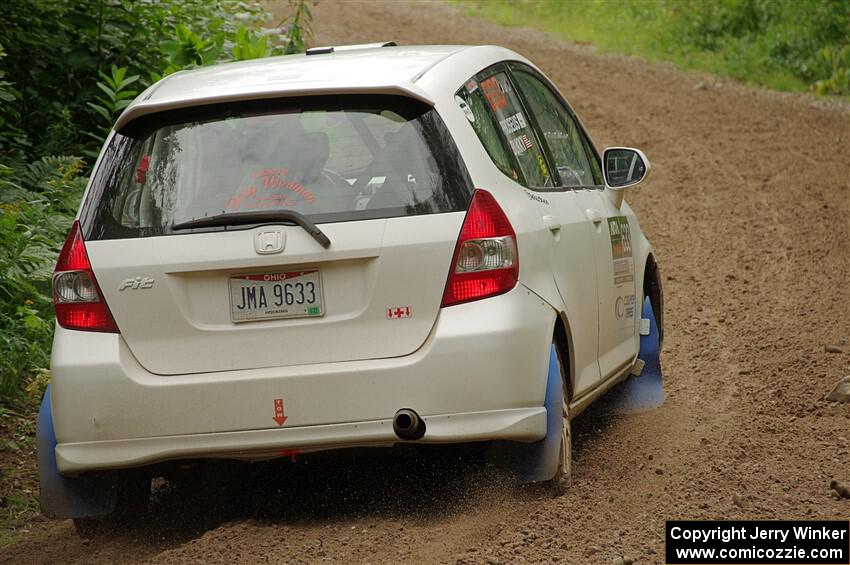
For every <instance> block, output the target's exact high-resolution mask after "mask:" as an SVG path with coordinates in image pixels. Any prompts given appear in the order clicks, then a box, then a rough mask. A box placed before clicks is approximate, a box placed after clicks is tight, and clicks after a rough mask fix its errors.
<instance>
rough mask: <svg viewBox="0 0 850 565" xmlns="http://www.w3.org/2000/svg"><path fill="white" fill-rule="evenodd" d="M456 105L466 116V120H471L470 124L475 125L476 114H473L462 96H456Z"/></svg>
mask: <svg viewBox="0 0 850 565" xmlns="http://www.w3.org/2000/svg"><path fill="white" fill-rule="evenodd" d="M455 103H456V104H457V105H458V107H460V109H461V111H462V112H463V115H464V116H466V119H467V120H469V122H470V123H475V114H473V113H472V108H470V107H469V104H467V103H466V100H464V99H463V98H461V97H460V96H455Z"/></svg>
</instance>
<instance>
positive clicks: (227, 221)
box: [171, 210, 331, 249]
mask: <svg viewBox="0 0 850 565" xmlns="http://www.w3.org/2000/svg"><path fill="white" fill-rule="evenodd" d="M266 223H275V224H276V223H287V224H292V225H296V226H301V227H302V228H304V231H306V232H307V233H309V234H310V236H311V237H312V238H313V239H315V240H316V241H317V242H319V245H321V246H322V247H324V248H325V249H327V248H328V247H330V246H331V240H330V239H328V236H326V235H325V232H323V231H322V230H320V229H319V227H318V226H317V225H316V224H314V223H313V222H311V221H310V220H308V219H307V218H306V217H305V216H304V214H302V213H300V212H296V211H295V210H252V211H249V212H225V213H223V214H216V215H215V216H205V217H203V218H195V219H193V220H186V221H185V222H180V223H179V224H174V225H173V226H171V229H172V230H188V229H192V228H209V227H214V226H236V225H240V224H266Z"/></svg>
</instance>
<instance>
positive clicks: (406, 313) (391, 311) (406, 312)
mask: <svg viewBox="0 0 850 565" xmlns="http://www.w3.org/2000/svg"><path fill="white" fill-rule="evenodd" d="M410 316H411V310H410V306H396V307H395V308H387V320H398V319H399V318H409V317H410Z"/></svg>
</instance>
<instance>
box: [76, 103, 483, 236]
mask: <svg viewBox="0 0 850 565" xmlns="http://www.w3.org/2000/svg"><path fill="white" fill-rule="evenodd" d="M131 126H132V127H131V128H130V129H129V130H128V131H126V132H121V133H118V134H116V135H115V137H114V138H113V140H112V142H111V143H110V146H109V147H108V148H107V149H106V153H105V155H104V159H103V163H102V165H101V166H100V167H99V170H98V171H97V172H96V176H95V181H94V185H93V189H92V194H91V196H90V197H89V198H88V199H87V202H86V204H85V207H86V210H85V214H84V216H83V218H84V227H85V228H86V231H87V232H88V233H87V236H88V237H89V238H92V239H114V238H122V237H140V236H149V235H166V234H169V233H171V232H172V228H173V226H174V225H176V224H185V223H186V222H190V221H192V220H197V219H200V218H205V217H210V216H216V215H220V214H227V213H235V212H251V211H269V212H272V211H275V210H292V211H295V212H298V213H299V214H301V215H303V216H304V217H306V218H309V219H310V220H311V221H312V222H314V223H322V222H335V221H350V220H358V219H371V218H382V217H397V216H407V215H418V214H432V213H440V212H452V211H461V210H464V209H466V206H467V204H468V202H469V198H470V196H471V184H470V182H469V180H468V176H467V173H466V170H465V168H464V167H463V165H462V163H461V162H460V158H459V156H458V155H457V151H456V149H455V147H454V143H453V141H452V140H451V138H450V136H449V134H448V132H447V131H446V129H445V126H444V125H443V124H442V122H441V121H440V119H439V117H438V116H437V115H436V112H435V111H434V110H433V109H431V108H429V107H428V106H426V105H424V104H421V103H418V102H416V101H413V100H409V99H404V98H398V97H390V96H377V97H376V96H371V97H368V99H367V98H365V97H362V96H361V97H353V96H352V97H334V98H333V99H327V98H324V99H323V98H311V99H309V100H302V99H297V100H289V101H279V102H272V103H270V102H268V101H265V102H262V103H258V102H250V103H243V104H239V105H235V106H234V105H229V106H228V107H226V108H225V107H222V106H218V107H207V108H199V109H194V110H191V111H188V112H187V111H183V112H168V113H165V114H163V115H157V116H154V117H152V118H149V119H148V120H147V122H146V123H145V124H143V125H135V126H133V125H132V124H131ZM199 225H200V226H201V227H198V228H197V229H193V230H182V231H180V232H175V233H185V232H186V231H190V232H191V231H198V230H203V231H210V230H221V229H227V227H228V226H227V225H224V226H210V225H203V224H199ZM234 227H235V226H234ZM245 227H250V226H245V225H244V222H243V225H241V226H240V229H244V228H245Z"/></svg>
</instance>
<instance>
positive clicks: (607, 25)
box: [452, 0, 850, 95]
mask: <svg viewBox="0 0 850 565" xmlns="http://www.w3.org/2000/svg"><path fill="white" fill-rule="evenodd" d="M452 1H453V3H455V4H457V5H460V6H462V8H463V9H464V10H465V12H466V13H467V14H469V15H473V16H478V17H483V18H486V19H489V20H492V21H494V22H496V23H498V24H500V25H504V26H519V27H530V28H534V29H540V30H543V31H546V32H550V33H553V34H555V35H557V36H560V37H562V38H564V39H566V40H568V41H571V42H575V43H589V44H593V45H594V46H595V47H596V48H597V49H598V50H599V51H601V52H615V53H623V54H626V55H635V56H639V57H642V58H645V59H650V60H661V61H669V62H672V63H673V64H675V65H676V66H678V67H680V68H683V69H689V70H698V71H704V72H709V73H713V74H717V75H721V76H727V77H732V78H734V79H737V80H740V81H742V82H745V83H748V84H757V85H761V86H766V87H768V88H772V89H775V90H786V91H804V90H813V91H815V92H818V93H822V94H844V95H846V94H850V2H846V1H844V0H564V1H555V0H538V1H532V0H466V1H460V0H452Z"/></svg>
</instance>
